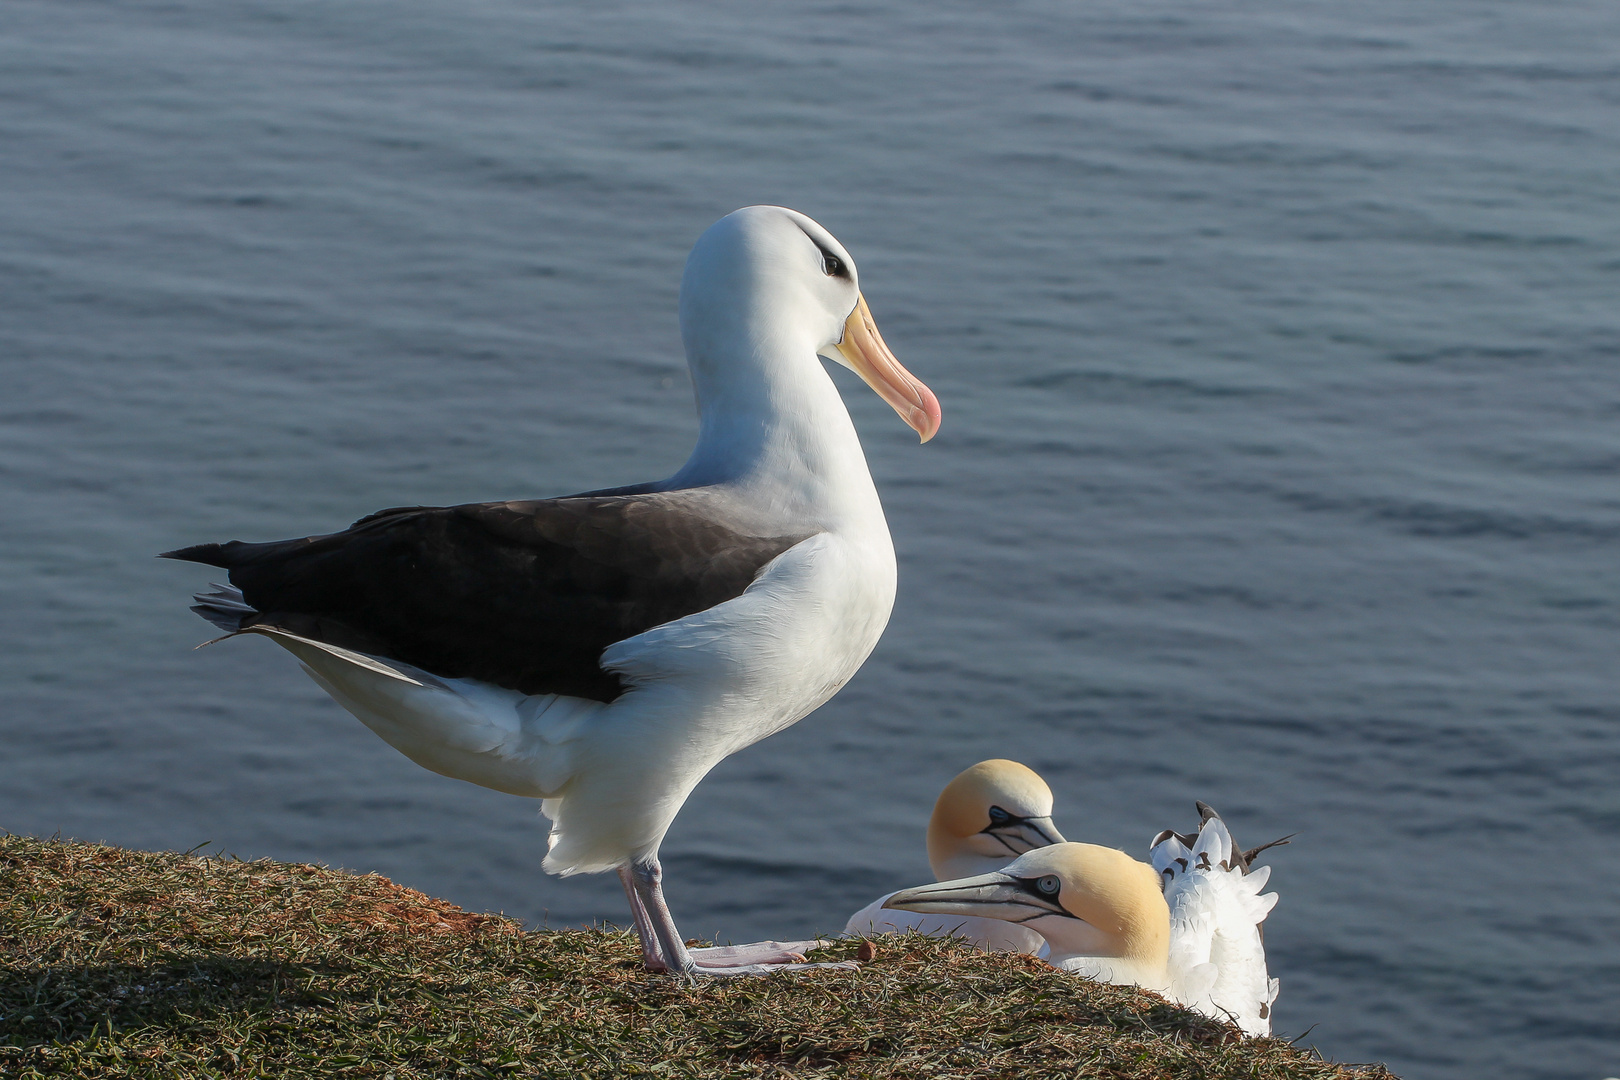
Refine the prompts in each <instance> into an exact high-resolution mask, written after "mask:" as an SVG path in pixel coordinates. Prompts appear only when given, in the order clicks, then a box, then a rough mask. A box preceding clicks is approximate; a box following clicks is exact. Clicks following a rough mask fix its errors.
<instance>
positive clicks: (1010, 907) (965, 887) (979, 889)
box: [883, 873, 1069, 922]
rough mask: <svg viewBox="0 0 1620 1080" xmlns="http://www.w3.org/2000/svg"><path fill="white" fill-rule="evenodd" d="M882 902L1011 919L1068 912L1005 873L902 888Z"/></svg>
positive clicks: (902, 907) (1025, 919) (903, 908)
mask: <svg viewBox="0 0 1620 1080" xmlns="http://www.w3.org/2000/svg"><path fill="white" fill-rule="evenodd" d="M883 906H884V907H886V908H894V909H897V910H899V911H922V912H928V913H931V914H935V915H978V916H981V917H983V918H986V919H1005V920H1007V921H1008V922H1028V921H1029V920H1031V919H1038V918H1040V917H1041V916H1042V915H1068V914H1069V913H1068V912H1067V911H1065V910H1063V907H1062V905H1060V904H1059V903H1058V902H1057V900H1056V899H1055V898H1053V899H1047V898H1046V897H1043V896H1041V895H1040V894H1039V893H1038V892H1036V891H1035V889H1034V888H1033V887H1032V883H1031V882H1026V881H1021V880H1019V879H1018V878H1015V877H1012V876H1010V875H1008V874H1002V873H995V874H981V875H980V876H978V877H970V878H958V879H957V880H955V881H941V882H940V883H939V884H937V885H920V886H918V887H917V888H915V889H902V890H900V891H899V892H897V893H895V894H894V895H893V896H891V897H889V898H888V899H887V900H885V901H884V902H883Z"/></svg>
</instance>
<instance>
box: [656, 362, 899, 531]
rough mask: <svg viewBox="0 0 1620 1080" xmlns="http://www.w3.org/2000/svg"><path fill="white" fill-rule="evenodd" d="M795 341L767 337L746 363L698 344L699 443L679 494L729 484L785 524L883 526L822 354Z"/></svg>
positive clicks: (675, 480)
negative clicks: (788, 521)
mask: <svg viewBox="0 0 1620 1080" xmlns="http://www.w3.org/2000/svg"><path fill="white" fill-rule="evenodd" d="M775 336H777V337H778V338H780V337H786V336H788V335H775ZM794 336H797V337H798V338H799V339H800V343H795V342H793V341H791V340H788V341H784V340H774V341H773V340H771V337H770V336H763V335H761V336H760V337H756V338H755V339H754V341H752V342H751V343H750V346H749V347H746V348H745V350H740V351H743V355H740V356H738V355H732V356H723V355H715V354H714V353H713V352H706V351H705V350H704V349H703V343H701V342H689V343H688V344H689V358H690V361H691V368H692V382H693V388H694V390H695V392H696V396H697V407H698V417H699V425H698V441H697V446H696V448H695V449H693V451H692V456H691V457H690V458H689V459H688V460H687V462H686V464H685V465H684V466H683V467H682V468H681V470H680V472H678V473H676V474H675V476H673V477H672V478H671V479H670V486H671V487H673V488H686V487H702V486H710V485H723V486H727V487H730V488H733V489H734V490H736V491H738V492H739V493H742V494H744V495H745V496H748V497H750V498H751V500H765V501H767V502H768V503H770V504H771V505H770V509H771V510H773V511H775V512H777V513H779V514H781V515H782V516H784V517H794V518H802V519H809V520H813V521H814V522H815V523H817V524H820V525H828V526H830V525H836V524H838V523H839V522H841V521H847V520H852V519H856V520H872V519H875V520H876V521H878V522H881V521H882V515H883V511H882V507H881V505H880V504H879V502H878V497H877V490H876V488H875V487H874V486H873V484H872V475H871V473H870V472H869V471H868V469H867V466H866V455H865V454H864V453H863V452H862V451H861V443H860V438H859V436H857V435H856V433H855V425H854V424H853V423H852V422H851V421H850V418H849V411H848V410H847V409H846V408H845V407H844V401H843V398H841V397H840V396H839V393H838V388H837V387H836V386H835V385H834V384H833V381H832V378H831V377H830V376H829V375H828V373H827V371H826V370H825V369H824V368H823V367H822V361H821V359H820V358H819V357H818V356H816V354H815V351H814V350H813V349H810V348H806V347H804V345H803V344H802V335H794ZM692 345H698V348H697V349H691V346H692Z"/></svg>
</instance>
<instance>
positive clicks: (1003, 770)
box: [844, 758, 1063, 955]
mask: <svg viewBox="0 0 1620 1080" xmlns="http://www.w3.org/2000/svg"><path fill="white" fill-rule="evenodd" d="M1062 842H1063V834H1062V833H1060V832H1058V830H1057V826H1055V825H1053V824H1052V789H1051V788H1050V787H1048V786H1047V784H1046V781H1045V780H1042V779H1041V777H1040V775H1039V774H1038V773H1036V772H1035V770H1033V769H1031V768H1029V767H1028V766H1026V765H1021V764H1019V763H1018V762H1016V761H1008V760H1006V759H1005V758H994V759H992V760H990V761H981V762H979V763H978V764H977V765H974V766H972V767H971V768H968V769H964V770H962V772H960V773H958V774H957V775H956V776H955V777H954V778H953V779H952V780H951V782H950V783H948V784H946V785H945V788H944V790H942V791H941V792H940V793H939V798H938V799H936V800H935V802H934V812H933V814H932V815H931V816H930V817H929V819H928V865H929V867H930V868H931V869H932V870H933V871H934V879H935V880H936V881H944V880H947V879H949V878H960V877H970V876H972V875H974V874H983V873H987V872H989V871H991V870H999V869H1001V868H1002V867H1003V866H1006V865H1007V864H1008V863H1009V862H1011V861H1012V860H1014V859H1016V858H1017V857H1018V856H1019V855H1022V854H1023V853H1024V852H1026V851H1030V850H1032V849H1034V848H1038V847H1045V846H1047V845H1048V844H1061V843H1062ZM893 895H894V893H887V894H885V895H883V896H880V897H878V898H877V899H876V900H874V901H872V902H871V903H870V904H868V905H866V907H864V908H862V909H861V910H860V911H857V912H856V913H855V914H854V915H852V916H850V919H849V922H848V923H847V924H845V926H844V933H846V934H850V935H855V936H858V937H867V936H870V935H872V934H895V933H905V932H907V931H911V930H915V931H917V932H918V933H922V934H929V935H937V936H941V937H960V938H963V939H965V940H967V941H970V942H972V943H973V944H974V945H977V946H978V947H979V948H981V949H984V950H986V951H987V952H1022V953H1030V954H1032V955H1036V954H1039V953H1041V952H1044V951H1045V949H1046V939H1044V938H1043V937H1041V935H1039V934H1037V933H1036V932H1035V931H1033V930H1030V929H1028V928H1027V927H1023V926H1018V925H1016V924H1015V923H1009V922H1007V921H1005V920H1003V919H981V918H978V917H977V916H973V915H934V914H928V913H925V912H919V911H898V910H895V909H892V908H890V909H885V908H884V906H883V905H884V902H885V901H887V900H888V899H889V897H891V896H893Z"/></svg>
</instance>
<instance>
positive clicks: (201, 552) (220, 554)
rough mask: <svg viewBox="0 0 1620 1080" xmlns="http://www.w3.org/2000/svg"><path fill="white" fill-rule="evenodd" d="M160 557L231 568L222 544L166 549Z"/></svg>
mask: <svg viewBox="0 0 1620 1080" xmlns="http://www.w3.org/2000/svg"><path fill="white" fill-rule="evenodd" d="M158 558H160V559H178V560H180V561H181V562H194V563H202V564H203V565H204V566H221V567H225V568H227V569H229V568H230V565H231V564H230V562H229V561H228V560H226V558H225V553H224V550H223V547H222V545H220V544H193V545H192V546H191V547H185V548H175V549H174V550H173V551H165V552H163V553H162V554H161V555H159V556H158Z"/></svg>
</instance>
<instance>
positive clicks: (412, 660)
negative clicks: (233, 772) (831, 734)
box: [166, 206, 940, 976]
mask: <svg viewBox="0 0 1620 1080" xmlns="http://www.w3.org/2000/svg"><path fill="white" fill-rule="evenodd" d="M680 322H681V337H682V341H683V343H684V345H685V349H686V357H687V363H688V365H689V367H690V369H691V373H692V382H693V385H694V389H695V391H696V397H697V407H698V414H699V434H698V440H697V446H696V448H695V449H694V450H693V452H692V455H691V457H690V458H689V459H688V461H687V462H686V464H685V465H684V466H683V467H682V468H681V469H680V470H679V471H678V472H676V473H675V474H674V475H673V476H672V477H670V478H669V479H667V480H662V481H657V482H653V483H646V484H639V485H635V486H632V487H624V488H615V489H610V490H603V491H593V492H586V493H584V494H581V495H575V496H569V497H566V498H558V499H545V500H534V501H520V502H502V503H480V504H468V505H462V506H452V507H403V508H398V509H393V510H384V511H382V512H380V513H377V514H372V515H371V516H369V517H366V518H363V519H361V520H360V521H358V522H356V523H355V524H354V525H353V526H351V527H350V528H349V529H347V530H345V531H343V532H340V533H334V534H331V535H326V536H314V537H307V538H304V539H298V540H286V541H279V542H274V543H265V544H244V543H241V542H239V541H233V542H231V543H227V544H203V545H199V546H196V547H191V548H186V549H183V550H180V551H174V552H169V553H167V556H166V557H169V558H176V559H183V560H188V561H192V562H200V563H206V564H210V565H213V566H221V567H226V568H228V569H229V570H230V581H231V584H230V585H229V586H217V587H216V591H214V592H212V593H208V594H204V595H200V596H199V597H198V598H197V605H196V607H195V608H194V609H193V610H195V611H197V612H198V613H199V614H201V615H203V616H204V617H205V618H207V619H209V620H210V621H212V622H214V623H215V624H216V625H217V626H219V627H221V628H222V629H224V630H225V631H227V635H226V636H233V635H236V634H242V633H254V634H262V635H265V636H267V637H269V638H271V640H273V641H275V642H276V643H277V644H279V645H282V646H283V647H285V648H286V649H287V650H288V651H290V652H292V653H293V654H294V655H295V656H297V657H298V659H299V660H300V661H302V663H303V666H304V670H305V671H306V672H308V674H309V675H310V677H311V678H313V679H314V680H315V681H316V682H317V683H319V684H320V685H321V686H322V687H323V688H324V689H325V690H326V691H327V692H328V693H330V694H331V696H332V697H333V698H334V699H336V700H337V702H338V703H339V704H340V705H342V706H343V707H344V708H345V709H347V710H349V711H350V712H351V713H353V714H354V715H355V716H356V717H358V718H359V719H360V720H361V722H363V723H364V724H366V725H367V726H368V727H370V728H371V729H372V730H373V731H375V732H376V733H377V734H378V735H380V736H381V737H382V738H383V739H384V740H386V741H387V742H388V743H390V744H391V745H392V746H394V747H395V748H396V749H398V750H400V751H401V752H402V753H404V754H405V755H406V756H407V757H409V758H411V760H413V761H415V762H417V763H418V764H419V765H422V766H424V767H426V768H428V769H432V770H433V771H435V772H438V773H442V774H444V775H446V776H451V777H456V778H458V779H461V780H466V781H470V782H471V783H475V784H480V785H482V786H484V787H489V788H494V789H496V790H499V791H504V792H509V793H511V794H514V795H523V796H529V797H534V798H539V799H543V800H544V802H543V804H542V808H543V810H544V813H545V814H546V816H548V817H549V818H550V819H551V821H552V829H551V837H550V849H549V852H548V854H547V855H546V858H545V863H544V865H545V868H546V870H548V871H550V872H552V873H556V874H565V875H566V874H576V873H592V872H597V871H603V870H610V869H617V870H618V871H619V874H620V878H621V880H622V881H623V883H624V886H625V891H626V894H627V896H628V898H629V900H630V905H631V911H632V915H633V916H634V918H635V921H636V927H637V929H638V931H639V932H640V934H641V939H642V945H643V954H644V958H645V960H646V962H647V965H648V966H649V967H650V968H653V969H655V970H669V971H672V972H676V973H678V974H681V975H683V976H689V975H691V974H694V973H700V972H710V973H721V972H725V973H731V972H736V971H747V972H756V971H762V970H766V969H764V968H762V967H760V965H759V964H758V963H750V961H765V962H781V961H785V960H792V959H797V957H796V956H795V954H794V953H793V951H792V950H791V949H787V948H783V947H779V946H777V945H776V943H763V945H762V946H761V947H759V948H755V949H749V948H747V947H743V948H730V949H725V950H720V951H718V952H716V953H712V954H709V955H708V958H707V962H705V961H704V958H703V957H700V958H699V959H698V960H694V959H693V957H692V955H691V954H690V953H689V952H688V950H687V948H686V946H685V945H684V944H683V942H682V938H681V936H680V934H679V933H678V932H677V930H676V927H675V924H674V920H673V919H672V918H671V917H670V914H669V910H668V908H667V907H666V905H665V903H664V898H663V889H662V868H661V866H660V864H659V861H658V848H659V844H660V842H661V841H662V840H663V837H664V834H665V832H666V831H667V830H668V828H669V826H670V823H671V821H672V820H673V819H674V817H675V814H676V812H677V811H678V810H679V809H680V807H681V805H682V803H684V802H685V801H686V798H687V795H688V794H689V793H690V792H691V790H692V788H693V787H694V786H695V785H696V784H697V783H698V781H699V780H701V779H702V778H703V776H704V775H705V774H706V773H707V772H708V771H709V770H710V769H711V768H713V767H714V766H715V765H716V764H717V763H718V762H719V761H721V760H722V759H723V758H725V757H726V756H727V755H729V754H732V753H735V752H736V751H738V750H740V749H742V748H743V747H745V746H748V745H750V744H752V743H754V742H757V741H758V740H760V739H763V738H765V737H766V736H768V735H771V734H773V733H775V732H777V731H780V730H782V729H783V728H785V727H787V726H789V725H791V724H793V723H795V722H797V721H798V720H799V719H801V718H802V717H804V716H805V715H807V714H808V713H809V712H811V711H812V710H814V709H815V708H816V707H817V706H819V705H821V704H822V703H823V702H825V701H826V700H827V699H828V698H830V697H831V696H832V695H833V694H834V693H836V692H837V691H838V689H839V688H840V687H841V686H843V685H844V683H845V682H847V681H848V680H849V678H850V677H851V676H852V675H854V673H855V671H856V669H858V668H859V667H860V666H861V664H862V662H863V661H865V659H866V657H867V655H868V654H869V653H871V651H872V649H873V647H874V646H875V645H876V644H877V641H878V637H879V636H880V635H881V634H882V632H883V628H884V626H885V625H886V623H887V622H888V618H889V612H890V609H891V607H892V605H893V601H894V592H895V558H894V547H893V545H892V543H891V541H890V538H889V530H888V525H887V523H886V522H885V520H884V515H883V507H882V505H881V503H880V502H879V500H878V495H877V491H876V489H875V487H874V486H873V483H872V478H871V475H870V473H869V472H868V471H867V466H866V459H865V456H864V454H863V453H862V450H861V445H860V441H859V439H858V438H857V436H856V433H855V428H854V425H853V424H852V423H851V422H850V418H849V413H848V412H847V411H846V410H845V408H844V403H843V401H842V399H841V398H840V397H839V394H838V390H837V388H836V387H835V386H834V384H833V382H832V380H831V378H829V376H828V374H827V372H826V371H825V369H824V368H823V367H822V365H821V363H820V360H819V359H818V356H824V357H826V358H828V359H831V360H834V361H836V362H837V363H840V364H843V365H844V366H846V367H848V368H851V369H852V370H854V371H855V372H856V373H857V374H859V375H860V376H861V378H862V379H864V380H865V381H866V383H867V384H868V385H869V386H871V387H872V388H873V389H874V390H875V391H876V392H877V393H878V394H879V395H880V396H881V397H883V399H884V400H885V401H887V402H888V403H889V404H890V405H891V406H893V407H894V409H895V410H896V411H897V412H898V413H899V414H900V415H901V417H902V418H903V419H904V420H905V421H906V423H907V424H909V425H910V426H911V427H912V428H914V429H915V430H916V431H917V432H918V434H919V435H920V436H921V437H922V440H923V441H924V442H926V441H927V440H928V439H929V438H931V437H932V436H933V434H934V432H935V431H936V430H937V429H938V427H939V423H940V410H939V403H938V401H937V400H936V399H935V398H934V395H933V394H932V393H931V392H930V391H929V390H928V388H927V387H925V386H923V385H922V383H920V382H918V381H917V380H916V379H915V378H913V377H912V376H911V375H910V373H908V372H907V371H906V370H905V368H904V367H902V366H901V365H900V363H899V362H898V361H897V360H896V359H895V358H894V355H893V354H892V353H891V352H890V351H889V349H888V347H887V346H886V345H885V344H884V342H883V339H882V337H881V336H880V335H879V334H878V332H877V328H876V326H875V324H874V323H873V321H872V318H871V314H870V312H869V310H868V308H867V305H866V301H865V299H864V298H863V297H862V294H861V291H860V287H859V279H858V276H857V271H856V267H855V261H854V260H853V259H852V258H850V256H849V252H848V251H846V250H845V249H844V247H843V245H841V244H840V243H839V242H838V241H837V240H836V239H834V238H833V236H832V235H831V234H830V233H828V232H827V230H826V229H824V228H822V227H821V226H820V225H819V224H817V223H816V222H814V221H812V220H811V219H810V218H808V217H806V216H805V215H803V214H800V213H797V212H795V211H793V210H788V209H785V208H783V207H775V206H752V207H747V208H744V209H742V210H738V211H736V212H735V213H732V214H730V215H728V216H726V217H725V218H722V219H721V220H720V221H719V222H717V223H716V224H715V225H713V226H711V227H710V228H709V229H708V230H707V231H706V232H704V234H703V235H702V237H701V238H699V240H698V242H697V244H696V245H695V247H694V248H693V250H692V253H691V255H690V256H689V257H688V259H687V262H686V269H685V271H684V273H683V275H682V278H681V295H680ZM725 965H732V966H730V967H727V966H725Z"/></svg>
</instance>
